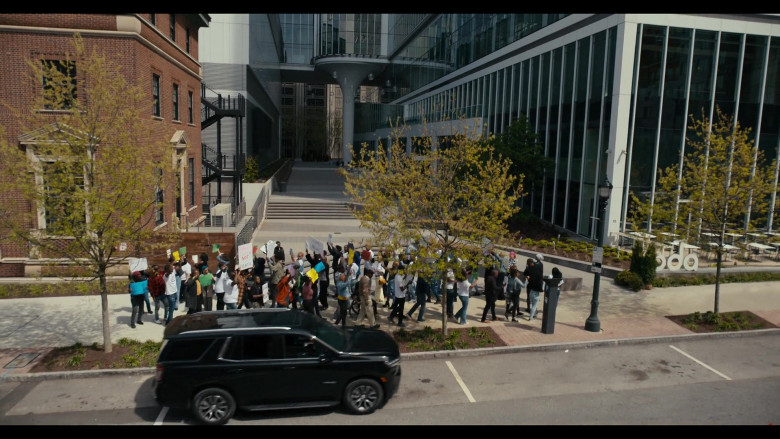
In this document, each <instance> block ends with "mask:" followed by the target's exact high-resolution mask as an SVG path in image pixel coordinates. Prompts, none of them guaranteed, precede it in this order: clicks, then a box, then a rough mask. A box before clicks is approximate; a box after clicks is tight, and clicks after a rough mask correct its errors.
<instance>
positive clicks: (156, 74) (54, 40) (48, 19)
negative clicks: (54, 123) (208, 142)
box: [0, 14, 210, 277]
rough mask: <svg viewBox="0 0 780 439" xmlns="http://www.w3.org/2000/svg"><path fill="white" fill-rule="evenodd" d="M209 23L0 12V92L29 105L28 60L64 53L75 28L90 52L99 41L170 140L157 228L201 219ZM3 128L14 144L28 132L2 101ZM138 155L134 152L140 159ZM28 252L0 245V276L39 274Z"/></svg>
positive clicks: (163, 154) (180, 17)
mask: <svg viewBox="0 0 780 439" xmlns="http://www.w3.org/2000/svg"><path fill="white" fill-rule="evenodd" d="M209 21H210V17H209V16H208V15H206V14H120V15H111V14H0V57H1V58H2V63H0V96H2V99H3V100H4V101H5V103H6V104H8V105H10V106H12V107H13V108H18V109H29V108H30V106H31V103H32V101H33V99H34V97H35V96H36V93H41V90H40V88H34V87H30V85H29V84H30V83H29V81H26V77H27V76H28V74H29V69H30V67H29V66H28V64H27V62H26V60H27V59H32V60H35V59H41V60H44V59H49V60H51V59H55V60H56V59H62V58H64V54H65V52H66V51H68V50H69V49H72V47H73V45H72V42H73V36H74V33H75V32H78V33H79V34H80V35H81V37H82V38H83V41H84V43H85V45H86V47H87V48H88V50H91V48H92V47H98V49H99V50H101V51H103V52H104V53H105V54H106V56H107V57H108V58H109V59H110V60H111V61H113V62H115V63H117V64H120V65H121V67H122V71H123V72H125V73H126V75H127V79H128V80H129V82H131V83H134V84H138V85H140V86H141V87H142V89H144V90H148V91H149V95H148V98H149V105H148V112H147V113H146V114H144V115H143V117H148V118H149V119H151V120H152V121H154V123H153V125H154V133H153V135H154V136H158V137H159V136H162V137H164V138H165V139H169V142H170V148H169V149H168V150H167V151H160V152H158V154H155V156H156V157H155V159H156V160H161V163H170V164H171V165H170V166H162V169H163V171H162V172H163V180H164V182H165V183H164V184H163V187H161V188H160V190H159V191H158V194H157V196H158V199H161V200H162V210H161V211H160V212H159V213H157V214H158V218H157V219H156V221H155V229H156V230H161V231H168V230H173V229H174V228H177V227H180V225H181V228H183V229H184V228H186V226H185V224H186V225H196V224H199V223H200V222H202V221H203V220H204V219H205V217H204V216H203V212H202V207H201V110H200V109H201V82H202V81H201V79H202V78H201V74H202V72H201V65H200V63H199V61H198V29H199V28H201V27H207V26H208V25H209ZM0 126H3V127H4V129H5V135H6V139H5V140H6V141H8V142H9V143H11V144H19V143H20V138H22V137H24V136H25V135H27V134H29V133H24V132H21V131H22V129H21V127H20V126H19V124H18V122H17V121H16V120H15V117H14V116H13V114H12V113H11V112H9V111H7V110H6V109H3V108H2V107H0ZM142 160H145V159H142V158H141V157H139V163H142ZM0 172H2V164H1V163H0ZM177 184H178V185H179V186H180V187H181V194H180V196H178V194H177V190H176V187H177ZM150 191H152V192H153V191H154V188H150ZM13 197H14V194H11V193H7V192H3V193H2V195H0V202H3V203H11V204H13V202H14V200H13ZM32 226H33V227H37V228H42V226H41V225H40V224H37V225H32ZM0 233H2V231H0ZM31 256H32V255H31V254H30V250H29V249H28V247H27V246H22V245H12V244H6V243H0V277H8V276H25V275H32V274H37V273H40V270H41V261H40V260H37V259H36V258H35V257H31Z"/></svg>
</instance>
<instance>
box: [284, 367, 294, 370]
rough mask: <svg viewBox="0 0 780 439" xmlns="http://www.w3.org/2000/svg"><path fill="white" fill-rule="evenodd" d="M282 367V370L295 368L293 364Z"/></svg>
mask: <svg viewBox="0 0 780 439" xmlns="http://www.w3.org/2000/svg"><path fill="white" fill-rule="evenodd" d="M282 369H284V370H294V369H296V367H295V366H285V367H283V368H282Z"/></svg>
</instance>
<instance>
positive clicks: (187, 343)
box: [165, 338, 214, 361]
mask: <svg viewBox="0 0 780 439" xmlns="http://www.w3.org/2000/svg"><path fill="white" fill-rule="evenodd" d="M212 343H214V339H213V338H194V339H185V340H170V341H168V343H167V344H166V346H165V361H194V360H197V359H199V358H200V357H202V356H203V354H204V353H205V352H206V350H207V349H208V348H209V347H210V346H211V345H212Z"/></svg>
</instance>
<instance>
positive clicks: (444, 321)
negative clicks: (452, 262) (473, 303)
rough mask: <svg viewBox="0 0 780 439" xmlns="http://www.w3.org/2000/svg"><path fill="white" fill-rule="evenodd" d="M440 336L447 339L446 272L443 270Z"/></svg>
mask: <svg viewBox="0 0 780 439" xmlns="http://www.w3.org/2000/svg"><path fill="white" fill-rule="evenodd" d="M441 287H442V288H441V335H442V336H443V337H444V339H445V340H446V339H447V300H449V299H448V298H447V270H446V269H445V270H444V276H442V282H441Z"/></svg>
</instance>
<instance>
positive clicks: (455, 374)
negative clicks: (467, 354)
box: [445, 361, 477, 402]
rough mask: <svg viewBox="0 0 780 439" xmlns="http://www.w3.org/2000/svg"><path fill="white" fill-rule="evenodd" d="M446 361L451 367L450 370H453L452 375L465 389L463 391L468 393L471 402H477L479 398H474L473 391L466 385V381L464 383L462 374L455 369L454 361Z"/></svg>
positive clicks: (467, 396)
mask: <svg viewBox="0 0 780 439" xmlns="http://www.w3.org/2000/svg"><path fill="white" fill-rule="evenodd" d="M445 363H447V367H449V368H450V372H452V375H454V376H455V381H457V382H458V384H459V385H460V388H461V389H463V393H465V394H466V398H468V399H469V402H477V400H476V399H474V397H473V396H471V392H469V388H468V387H466V383H464V382H463V380H462V379H460V375H458V371H457V370H455V367H454V366H453V365H452V362H450V361H445Z"/></svg>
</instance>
